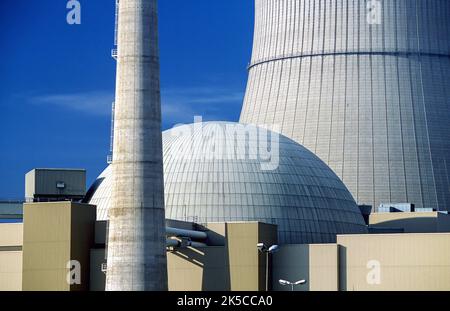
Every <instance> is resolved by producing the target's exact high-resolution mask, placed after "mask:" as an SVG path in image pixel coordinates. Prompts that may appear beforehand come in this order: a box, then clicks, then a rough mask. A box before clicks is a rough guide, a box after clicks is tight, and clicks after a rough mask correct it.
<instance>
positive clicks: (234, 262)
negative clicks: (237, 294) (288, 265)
mask: <svg viewBox="0 0 450 311" xmlns="http://www.w3.org/2000/svg"><path fill="white" fill-rule="evenodd" d="M226 240H227V250H228V260H229V265H230V284H231V289H232V290H235V291H255V290H265V283H266V278H265V277H266V272H265V268H266V256H265V255H264V254H260V253H259V252H258V249H257V244H258V243H260V242H262V243H265V244H267V245H268V246H271V245H273V244H276V243H277V231H276V226H274V225H267V224H261V223H257V222H254V223H244V222H242V223H227V224H226ZM269 276H270V272H269ZM270 283H271V282H270V281H269V284H270Z"/></svg>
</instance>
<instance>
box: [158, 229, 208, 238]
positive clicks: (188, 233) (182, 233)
mask: <svg viewBox="0 0 450 311" xmlns="http://www.w3.org/2000/svg"><path fill="white" fill-rule="evenodd" d="M166 233H167V235H168V236H177V237H188V238H191V239H195V240H206V239H207V238H208V235H207V234H206V233H205V232H202V231H194V230H186V229H178V228H172V227H166Z"/></svg>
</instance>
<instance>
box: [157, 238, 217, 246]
mask: <svg viewBox="0 0 450 311" xmlns="http://www.w3.org/2000/svg"><path fill="white" fill-rule="evenodd" d="M186 245H187V246H191V247H207V246H208V245H206V244H205V243H200V242H192V241H187V242H186ZM166 246H167V247H181V241H178V240H175V239H171V238H169V239H166Z"/></svg>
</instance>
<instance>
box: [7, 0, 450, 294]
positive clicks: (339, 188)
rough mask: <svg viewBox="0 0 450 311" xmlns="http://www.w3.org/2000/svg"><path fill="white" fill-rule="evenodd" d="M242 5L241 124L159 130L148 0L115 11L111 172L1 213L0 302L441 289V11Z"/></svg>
mask: <svg viewBox="0 0 450 311" xmlns="http://www.w3.org/2000/svg"><path fill="white" fill-rule="evenodd" d="M255 3H256V6H255V8H256V21H255V36H254V46H253V56H252V61H251V64H250V66H249V80H248V85H247V92H246V95H245V99H244V105H243V108H242V113H241V119H240V123H233V122H219V121H215V122H205V123H202V122H196V123H193V124H187V125H181V126H177V127H175V128H173V129H170V130H167V131H164V132H162V133H161V102H160V101H161V99H160V78H159V75H160V73H159V71H160V68H159V66H160V65H159V51H158V28H157V23H158V14H157V0H120V1H119V0H117V4H118V7H117V14H118V15H117V18H118V19H117V35H118V36H117V39H118V50H117V52H114V53H113V54H114V57H115V58H116V59H117V81H116V102H115V110H114V116H113V117H114V122H113V124H114V131H113V138H114V139H113V145H114V148H113V149H114V150H113V156H112V162H111V163H110V164H111V165H109V166H108V167H107V168H106V169H105V170H104V171H103V172H102V174H101V175H100V176H99V177H98V178H97V179H96V180H95V181H94V182H93V184H92V185H91V186H90V188H89V189H88V190H87V191H86V171H85V170H82V169H81V170H80V169H35V170H32V171H30V172H29V173H28V174H27V176H26V179H25V197H26V201H27V202H26V203H24V204H23V208H22V202H0V291H3V290H9V291H20V290H24V291H36V290H46V291H88V290H90V291H105V290H106V291H122V290H133V291H149V290H150V291H157V290H160V291H164V290H167V289H168V290H170V291H266V290H277V291H287V290H291V288H290V287H288V286H285V285H286V284H287V283H289V282H287V281H284V283H283V282H280V281H283V280H289V281H292V282H295V281H297V280H306V283H304V285H300V284H297V285H299V286H297V287H295V288H294V287H293V288H292V290H298V291H354V290H355V291H359V290H364V291H405V290H416V291H430V290H438V291H448V290H450V214H449V212H448V210H450V177H449V173H450V166H449V165H450V122H449V121H450V105H449V102H448V101H449V98H450V97H449V95H450V90H448V87H447V85H448V81H450V37H449V35H450V21H449V17H448V16H450V3H449V2H448V1H447V0H433V1H430V0H383V1H380V0H372V1H360V0H255ZM277 129H278V130H279V131H277ZM279 132H281V133H279ZM358 204H361V205H358ZM378 206H380V208H379V210H377V207H378ZM375 210H377V212H376V213H374V211H375ZM22 211H23V215H22ZM269 250H272V251H269ZM286 282H287V283H286Z"/></svg>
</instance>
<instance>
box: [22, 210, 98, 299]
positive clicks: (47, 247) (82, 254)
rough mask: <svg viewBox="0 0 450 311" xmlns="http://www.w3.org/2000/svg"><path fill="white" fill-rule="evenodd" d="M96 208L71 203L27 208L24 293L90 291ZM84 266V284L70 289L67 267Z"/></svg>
mask: <svg viewBox="0 0 450 311" xmlns="http://www.w3.org/2000/svg"><path fill="white" fill-rule="evenodd" d="M95 216H96V211H95V206H92V205H85V204H75V203H71V202H56V203H32V204H25V205H24V231H23V276H22V280H23V290H26V291H34V290H41V291H42V290H43V291H70V290H88V289H89V268H90V267H89V265H90V260H89V256H90V254H89V252H90V249H91V248H92V246H93V244H94V222H95V218H96V217H95ZM71 260H77V261H79V262H80V264H81V284H79V285H69V284H68V282H67V275H68V273H69V269H68V268H67V264H68V263H69V262H70V261H71Z"/></svg>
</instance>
